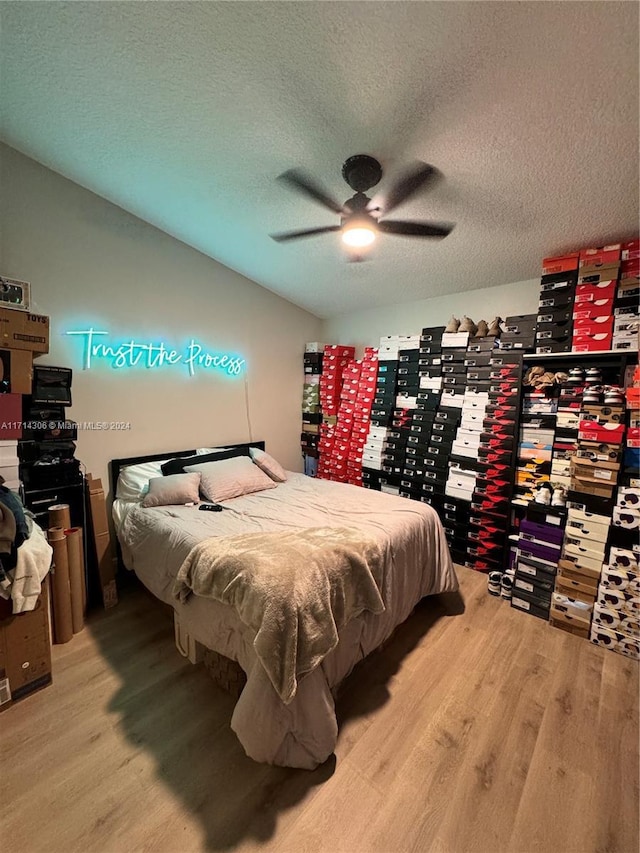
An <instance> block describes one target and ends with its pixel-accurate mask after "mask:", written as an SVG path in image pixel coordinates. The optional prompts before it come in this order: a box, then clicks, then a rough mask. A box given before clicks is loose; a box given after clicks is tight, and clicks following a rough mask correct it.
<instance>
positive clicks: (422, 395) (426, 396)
mask: <svg viewBox="0 0 640 853" xmlns="http://www.w3.org/2000/svg"><path fill="white" fill-rule="evenodd" d="M439 405H440V392H439V391H424V390H423V391H420V392H419V393H418V394H417V399H416V407H417V408H418V409H425V410H427V411H432V410H435V409H437V408H438V406H439Z"/></svg>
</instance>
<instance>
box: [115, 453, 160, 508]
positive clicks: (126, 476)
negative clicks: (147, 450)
mask: <svg viewBox="0 0 640 853" xmlns="http://www.w3.org/2000/svg"><path fill="white" fill-rule="evenodd" d="M168 461H169V460H168V459H158V460H157V461H156V462H141V463H140V464H139V465H127V467H126V468H121V469H120V474H119V475H118V484H117V486H116V498H118V500H121V501H141V500H142V498H143V497H144V493H145V492H146V490H147V486H148V485H149V480H150V479H151V478H152V477H160V476H162V465H163V464H164V463H165V462H168Z"/></svg>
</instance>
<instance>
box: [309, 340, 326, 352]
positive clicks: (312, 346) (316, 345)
mask: <svg viewBox="0 0 640 853" xmlns="http://www.w3.org/2000/svg"><path fill="white" fill-rule="evenodd" d="M324 348H325V344H321V343H320V342H319V341H311V343H308V344H305V345H304V351H305V352H324Z"/></svg>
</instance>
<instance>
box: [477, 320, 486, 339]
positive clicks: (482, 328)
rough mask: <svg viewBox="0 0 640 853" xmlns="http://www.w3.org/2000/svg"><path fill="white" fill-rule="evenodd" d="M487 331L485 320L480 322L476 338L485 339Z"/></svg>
mask: <svg viewBox="0 0 640 853" xmlns="http://www.w3.org/2000/svg"><path fill="white" fill-rule="evenodd" d="M488 331H489V327H488V326H487V323H486V320H480V322H479V323H478V328H477V329H476V338H486V337H487V333H488Z"/></svg>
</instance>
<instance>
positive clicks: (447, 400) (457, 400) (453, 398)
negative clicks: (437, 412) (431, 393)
mask: <svg viewBox="0 0 640 853" xmlns="http://www.w3.org/2000/svg"><path fill="white" fill-rule="evenodd" d="M440 405H441V406H445V407H446V408H450V409H461V408H462V407H463V405H464V394H454V393H453V391H443V392H442V397H441V398H440Z"/></svg>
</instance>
